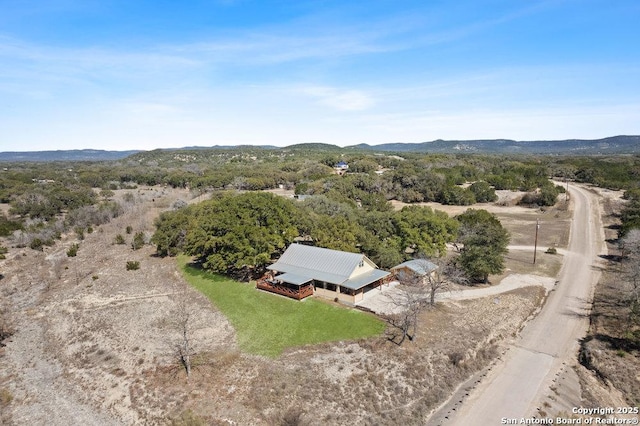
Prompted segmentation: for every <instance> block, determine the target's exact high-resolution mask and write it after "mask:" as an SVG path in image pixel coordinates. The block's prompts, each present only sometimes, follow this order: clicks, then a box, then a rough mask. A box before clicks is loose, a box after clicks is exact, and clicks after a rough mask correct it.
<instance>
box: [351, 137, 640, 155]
mask: <svg viewBox="0 0 640 426" xmlns="http://www.w3.org/2000/svg"><path fill="white" fill-rule="evenodd" d="M346 148H349V149H358V150H368V151H387V152H424V153H449V154H454V153H478V154H542V155H545V154H546V155H602V154H640V136H613V137H609V138H604V139H594V140H585V139H567V140H551V141H514V140H509V139H490V140H464V141H460V140H453V141H444V140H440V139H439V140H436V141H433V142H422V143H386V144H381V145H367V144H360V145H353V146H350V147H346Z"/></svg>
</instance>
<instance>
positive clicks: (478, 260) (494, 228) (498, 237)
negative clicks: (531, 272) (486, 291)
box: [456, 209, 510, 283]
mask: <svg viewBox="0 0 640 426" xmlns="http://www.w3.org/2000/svg"><path fill="white" fill-rule="evenodd" d="M456 219H457V220H458V222H460V232H459V235H458V241H459V242H460V243H462V244H463V245H464V246H463V248H462V252H461V254H460V258H459V262H460V266H461V267H462V268H463V269H464V270H465V272H466V273H467V275H468V276H469V277H470V278H471V279H473V280H474V281H482V282H485V283H486V282H488V279H489V274H499V273H501V272H503V271H504V255H505V254H507V252H508V251H509V250H508V248H507V247H508V245H509V239H510V236H509V232H508V231H507V230H506V229H504V228H503V227H502V224H501V223H500V221H499V220H498V218H496V217H495V215H493V214H491V213H489V212H488V211H486V210H475V209H468V210H467V211H466V212H464V213H462V214H461V215H458V216H457V217H456Z"/></svg>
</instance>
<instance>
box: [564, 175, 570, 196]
mask: <svg viewBox="0 0 640 426" xmlns="http://www.w3.org/2000/svg"><path fill="white" fill-rule="evenodd" d="M564 180H565V182H567V189H566V190H565V191H564V201H569V179H567V178H566V176H565V178H564Z"/></svg>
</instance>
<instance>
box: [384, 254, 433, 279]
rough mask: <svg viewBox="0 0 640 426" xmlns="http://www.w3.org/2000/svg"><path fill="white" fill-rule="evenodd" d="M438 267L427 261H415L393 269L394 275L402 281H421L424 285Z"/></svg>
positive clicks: (409, 261)
mask: <svg viewBox="0 0 640 426" xmlns="http://www.w3.org/2000/svg"><path fill="white" fill-rule="evenodd" d="M436 269H438V266H437V265H435V264H434V263H433V262H430V261H429V260H427V259H413V260H408V261H406V262H403V263H401V264H399V265H397V266H394V267H393V268H391V272H392V273H393V275H394V276H395V277H396V278H397V279H398V280H399V281H400V282H402V281H407V280H420V281H421V282H422V283H423V284H424V283H425V282H426V280H427V277H428V276H429V275H431V274H433V273H434V272H435V270H436Z"/></svg>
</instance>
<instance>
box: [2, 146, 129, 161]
mask: <svg viewBox="0 0 640 426" xmlns="http://www.w3.org/2000/svg"><path fill="white" fill-rule="evenodd" d="M137 152H140V151H103V150H99V149H73V150H58V151H33V152H16V151H7V152H0V161H5V162H20V161H109V160H120V159H122V158H126V157H128V156H130V155H132V154H135V153H137Z"/></svg>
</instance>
